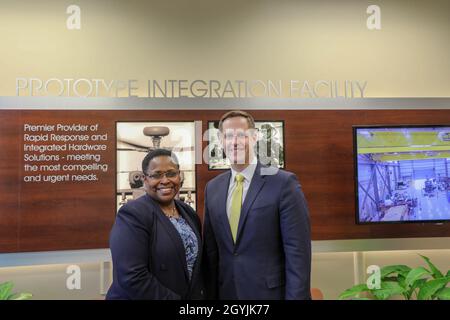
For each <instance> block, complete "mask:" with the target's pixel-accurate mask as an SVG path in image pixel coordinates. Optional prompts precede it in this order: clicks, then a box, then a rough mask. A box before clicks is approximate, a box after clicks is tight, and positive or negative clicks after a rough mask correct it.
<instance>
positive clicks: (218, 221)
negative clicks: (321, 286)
mask: <svg viewBox="0 0 450 320" xmlns="http://www.w3.org/2000/svg"><path fill="white" fill-rule="evenodd" d="M219 129H220V135H221V141H222V144H223V146H224V149H225V153H226V155H227V157H228V159H229V160H230V163H231V170H230V171H228V172H226V173H223V174H221V175H219V176H217V177H216V178H214V179H212V180H211V181H209V182H208V184H207V185H206V189H205V216H204V245H205V249H204V254H205V256H204V259H205V260H204V261H205V264H206V279H207V280H206V286H207V292H208V297H209V298H210V299H232V300H234V299H265V300H269V299H271V300H272V299H277V300H278V299H280V300H282V299H310V273H311V238H310V224H309V214H308V208H307V204H306V200H305V198H304V195H303V192H302V190H301V187H300V184H299V182H298V180H297V178H296V176H295V174H293V173H290V172H287V171H284V170H281V169H278V168H274V167H266V166H264V165H263V164H261V163H259V162H258V161H257V160H256V156H255V152H254V146H255V143H256V140H257V138H256V133H255V124H254V120H253V117H252V116H251V115H250V114H248V113H246V112H243V111H230V112H228V113H226V114H225V115H223V116H222V118H221V120H220V125H219Z"/></svg>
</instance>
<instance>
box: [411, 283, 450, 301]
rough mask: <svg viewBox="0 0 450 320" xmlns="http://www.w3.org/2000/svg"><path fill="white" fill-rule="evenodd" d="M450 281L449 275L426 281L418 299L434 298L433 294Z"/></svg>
mask: <svg viewBox="0 0 450 320" xmlns="http://www.w3.org/2000/svg"><path fill="white" fill-rule="evenodd" d="M449 281H450V278H449V277H443V278H439V279H433V280H430V281H428V282H426V283H425V284H424V285H423V286H422V288H420V291H419V294H418V295H417V300H430V299H433V295H434V294H435V293H436V292H437V291H438V290H440V289H442V288H444V287H445V286H446V285H447V283H448V282H449Z"/></svg>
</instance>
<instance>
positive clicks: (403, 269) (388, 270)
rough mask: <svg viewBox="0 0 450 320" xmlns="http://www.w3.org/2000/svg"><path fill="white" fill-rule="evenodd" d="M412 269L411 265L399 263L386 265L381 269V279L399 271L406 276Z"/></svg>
mask: <svg viewBox="0 0 450 320" xmlns="http://www.w3.org/2000/svg"><path fill="white" fill-rule="evenodd" d="M410 270H411V268H410V267H408V266H405V265H402V264H398V265H391V266H385V267H383V268H381V270H380V276H381V279H383V278H385V277H387V276H388V275H391V274H392V273H399V274H403V275H404V276H405V277H406V275H407V274H408V272H409V271H410Z"/></svg>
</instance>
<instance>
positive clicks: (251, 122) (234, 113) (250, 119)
mask: <svg viewBox="0 0 450 320" xmlns="http://www.w3.org/2000/svg"><path fill="white" fill-rule="evenodd" d="M235 117H243V118H245V119H247V123H248V128H249V129H255V119H253V117H252V116H251V115H250V113H248V112H245V111H242V110H232V111H228V112H227V113H225V114H224V115H223V116H222V117H221V118H220V121H219V130H220V132H222V130H223V122H224V121H225V120H226V119H229V118H235Z"/></svg>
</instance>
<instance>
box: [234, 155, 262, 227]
mask: <svg viewBox="0 0 450 320" xmlns="http://www.w3.org/2000/svg"><path fill="white" fill-rule="evenodd" d="M256 165H257V160H256V158H254V159H253V161H252V162H251V163H250V164H249V165H248V167H247V168H245V169H244V170H242V171H241V172H238V171H236V170H233V168H231V178H230V185H229V186H228V195H227V216H228V220H230V215H231V195H232V194H233V191H234V189H235V188H236V181H235V177H236V175H237V174H239V173H240V174H241V175H243V176H244V190H243V192H242V203H244V200H245V196H246V195H247V191H248V188H249V187H250V182H252V178H253V175H254V174H255V170H256Z"/></svg>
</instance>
